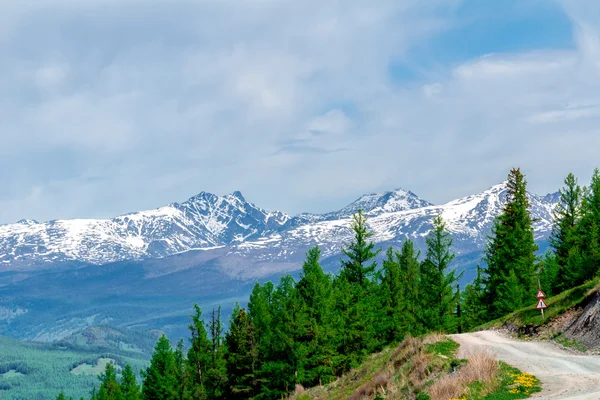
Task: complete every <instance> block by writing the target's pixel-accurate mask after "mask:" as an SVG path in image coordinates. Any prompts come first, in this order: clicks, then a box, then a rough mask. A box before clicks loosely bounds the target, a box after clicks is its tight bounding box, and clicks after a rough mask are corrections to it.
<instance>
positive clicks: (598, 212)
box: [576, 168, 600, 284]
mask: <svg viewBox="0 0 600 400" xmlns="http://www.w3.org/2000/svg"><path fill="white" fill-rule="evenodd" d="M581 208H582V213H581V214H582V216H581V223H580V224H579V227H580V229H579V236H580V240H581V273H580V276H579V279H577V282H576V283H577V284H579V283H583V282H584V281H585V280H587V279H591V278H593V277H594V276H596V275H597V273H598V268H599V266H600V171H599V170H598V168H596V169H595V170H594V173H593V175H592V180H591V182H590V186H589V188H587V189H586V190H585V191H584V195H583V201H582V205H581Z"/></svg>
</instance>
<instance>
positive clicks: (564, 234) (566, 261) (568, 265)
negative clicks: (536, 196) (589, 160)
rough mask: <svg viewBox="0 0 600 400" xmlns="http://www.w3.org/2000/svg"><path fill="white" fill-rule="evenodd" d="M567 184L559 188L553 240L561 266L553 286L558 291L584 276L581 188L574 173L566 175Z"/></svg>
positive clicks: (552, 243)
mask: <svg viewBox="0 0 600 400" xmlns="http://www.w3.org/2000/svg"><path fill="white" fill-rule="evenodd" d="M564 182H565V187H564V188H563V189H560V190H559V194H560V201H559V202H558V204H557V206H556V209H555V211H554V225H553V227H552V235H551V237H550V243H551V245H552V247H553V248H554V252H555V262H556V265H557V266H558V270H557V271H556V277H557V278H558V277H560V279H557V280H555V281H554V282H552V286H553V287H552V289H554V290H556V291H557V292H560V291H563V290H565V289H567V288H570V287H572V286H574V285H575V284H576V283H578V282H579V280H580V276H581V275H582V271H581V267H582V265H581V264H582V263H581V250H580V248H581V247H580V246H581V237H580V235H579V230H580V228H579V226H578V225H579V222H580V217H581V215H580V214H581V193H582V192H581V187H580V186H579V185H578V184H577V179H576V178H575V176H574V175H573V174H569V175H567V177H566V178H565V181H564Z"/></svg>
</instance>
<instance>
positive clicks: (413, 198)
mask: <svg viewBox="0 0 600 400" xmlns="http://www.w3.org/2000/svg"><path fill="white" fill-rule="evenodd" d="M430 205H432V204H431V203H430V202H428V201H425V200H423V199H421V198H419V196H417V195H416V194H414V193H413V192H411V191H409V190H406V189H403V188H397V189H394V190H390V191H386V192H381V193H369V194H365V195H362V196H361V197H359V198H358V199H356V200H355V201H353V202H352V203H350V204H349V205H347V206H346V207H344V208H342V209H341V210H338V211H336V212H334V213H329V214H326V217H327V219H332V218H345V217H349V216H351V215H352V214H354V213H356V212H357V211H358V210H359V209H360V210H362V211H363V212H364V213H365V214H366V215H367V216H376V215H380V214H383V213H390V212H398V211H406V210H412V209H415V208H421V207H427V206H430Z"/></svg>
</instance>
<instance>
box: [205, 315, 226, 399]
mask: <svg viewBox="0 0 600 400" xmlns="http://www.w3.org/2000/svg"><path fill="white" fill-rule="evenodd" d="M208 330H209V332H210V345H211V352H210V356H211V357H210V362H209V369H208V377H207V381H206V383H205V385H206V392H207V396H208V398H209V399H220V398H222V397H223V396H224V394H225V388H226V386H227V371H226V369H225V358H224V350H225V348H224V345H223V323H222V322H221V307H220V306H219V307H218V308H217V309H215V308H213V309H212V312H211V314H210V322H209V324H208Z"/></svg>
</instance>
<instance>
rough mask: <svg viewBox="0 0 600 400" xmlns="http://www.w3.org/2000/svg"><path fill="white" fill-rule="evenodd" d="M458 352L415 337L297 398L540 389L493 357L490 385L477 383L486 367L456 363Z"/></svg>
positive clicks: (510, 393) (446, 342)
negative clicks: (476, 377) (477, 377)
mask: <svg viewBox="0 0 600 400" xmlns="http://www.w3.org/2000/svg"><path fill="white" fill-rule="evenodd" d="M457 350H458V344H457V343H456V342H454V341H452V340H450V339H448V338H446V337H445V336H441V335H433V336H429V337H427V338H425V339H413V338H409V339H407V340H405V341H404V342H403V343H401V344H400V345H398V346H397V347H389V348H386V349H385V350H383V351H382V352H380V353H376V354H372V355H371V356H370V357H368V358H367V359H366V360H365V362H364V363H363V364H362V365H361V366H360V367H359V368H356V369H354V370H352V371H350V372H349V373H347V374H346V375H344V376H342V377H341V378H339V379H338V380H336V381H335V382H332V383H330V384H328V385H325V386H319V387H316V388H311V389H309V390H307V391H304V392H301V393H297V394H295V395H293V396H292V397H291V399H292V400H320V399H323V400H325V399H332V400H335V399H340V400H341V399H350V400H359V399H410V398H415V396H416V398H417V399H428V398H431V399H432V400H436V399H444V400H448V395H447V393H451V392H452V391H453V390H454V392H455V393H456V392H457V393H456V395H455V397H454V398H455V399H461V400H479V399H489V400H510V399H523V398H527V397H529V395H530V394H531V393H534V392H536V391H539V390H540V387H539V382H538V381H537V379H535V377H532V376H531V375H527V374H522V373H521V372H520V371H518V370H516V369H514V368H512V367H510V366H508V365H506V364H504V363H497V362H496V361H495V360H493V359H491V360H488V364H489V363H490V362H491V363H492V364H493V368H492V369H493V371H494V372H493V376H491V375H490V377H489V379H488V380H486V381H485V382H481V381H477V380H475V378H474V376H479V372H480V371H481V369H482V367H481V365H471V366H469V365H468V363H467V360H458V359H456V358H455V354H456V351H457ZM488 369H489V368H488ZM474 371H476V372H475V373H474ZM462 372H465V373H462ZM419 394H420V395H419ZM430 394H431V397H429V395H430ZM436 394H437V395H436ZM459 395H462V397H458V396H459ZM419 396H420V397H419Z"/></svg>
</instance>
